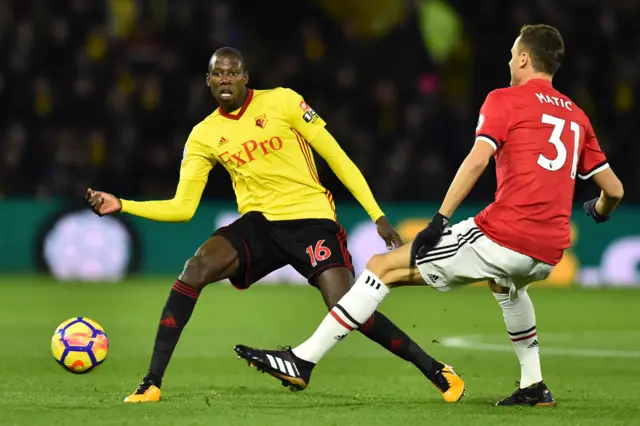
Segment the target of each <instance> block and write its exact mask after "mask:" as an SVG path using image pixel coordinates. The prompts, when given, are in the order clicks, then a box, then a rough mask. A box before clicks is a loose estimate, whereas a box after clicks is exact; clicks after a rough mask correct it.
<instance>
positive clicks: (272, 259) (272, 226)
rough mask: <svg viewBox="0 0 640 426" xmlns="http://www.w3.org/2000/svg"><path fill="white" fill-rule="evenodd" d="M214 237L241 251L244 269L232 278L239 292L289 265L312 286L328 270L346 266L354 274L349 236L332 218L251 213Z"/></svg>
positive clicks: (240, 256) (241, 266)
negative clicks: (284, 217) (287, 217)
mask: <svg viewBox="0 0 640 426" xmlns="http://www.w3.org/2000/svg"><path fill="white" fill-rule="evenodd" d="M213 235H220V236H222V237H224V238H225V239H227V240H228V241H229V242H230V243H231V245H233V247H234V248H235V249H236V251H237V252H238V258H239V259H240V266H239V267H238V271H237V273H236V274H235V275H234V276H233V277H231V278H230V281H231V283H232V284H233V285H234V287H236V288H238V289H242V290H244V289H247V288H249V287H250V286H251V285H252V284H253V283H255V282H256V281H258V280H260V279H261V278H263V277H265V276H266V275H268V274H270V273H271V272H273V271H275V270H277V269H280V268H282V267H283V266H286V265H291V266H292V267H293V268H294V269H295V270H296V271H298V273H300V275H302V276H303V277H305V278H306V279H307V280H308V281H309V283H310V284H312V285H315V277H316V276H317V275H318V274H319V273H320V272H322V271H325V270H327V269H331V268H339V267H345V268H348V269H349V270H350V271H351V273H353V265H352V264H351V254H350V253H349V250H347V233H346V232H345V230H344V229H343V228H342V227H341V226H340V225H338V224H337V223H336V222H334V221H332V220H329V219H298V220H280V221H270V220H267V219H266V218H265V217H264V216H263V215H262V213H258V212H249V213H246V214H245V215H243V216H242V217H241V218H240V219H238V220H236V221H235V222H233V223H232V224H230V225H229V226H225V227H223V228H220V229H218V230H217V231H216V232H215V233H214V234H213Z"/></svg>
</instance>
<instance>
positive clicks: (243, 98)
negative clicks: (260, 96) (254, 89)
mask: <svg viewBox="0 0 640 426" xmlns="http://www.w3.org/2000/svg"><path fill="white" fill-rule="evenodd" d="M247 96H249V90H248V89H247V88H246V87H245V88H244V89H243V92H242V93H241V94H240V96H238V99H237V100H236V101H235V102H234V103H232V104H226V105H223V104H220V109H222V111H224V112H225V113H227V114H230V113H232V112H233V111H235V110H237V109H240V108H242V105H244V103H245V101H246V100H247Z"/></svg>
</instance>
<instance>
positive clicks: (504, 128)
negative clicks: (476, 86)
mask: <svg viewBox="0 0 640 426" xmlns="http://www.w3.org/2000/svg"><path fill="white" fill-rule="evenodd" d="M510 125H511V114H510V108H509V104H508V100H507V99H506V96H505V95H504V94H502V93H500V92H498V91H495V90H494V91H492V92H490V93H489V94H488V95H487V98H486V99H485V100H484V103H483V104H482V107H481V108H480V116H479V117H478V125H477V127H476V140H482V141H485V142H487V143H489V144H490V145H492V146H493V148H494V149H498V148H500V147H501V146H502V144H504V142H505V140H506V139H507V135H508V134H509V126H510Z"/></svg>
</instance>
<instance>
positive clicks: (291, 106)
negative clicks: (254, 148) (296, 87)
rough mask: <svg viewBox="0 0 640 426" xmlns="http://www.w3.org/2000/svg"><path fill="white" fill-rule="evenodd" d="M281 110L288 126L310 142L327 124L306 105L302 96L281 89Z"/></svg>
mask: <svg viewBox="0 0 640 426" xmlns="http://www.w3.org/2000/svg"><path fill="white" fill-rule="evenodd" d="M281 96H282V99H281V108H282V112H283V114H284V116H285V118H286V120H287V121H288V122H289V125H291V127H292V128H293V129H295V130H296V131H297V132H298V133H300V134H301V135H302V137H303V138H305V139H306V140H308V141H310V140H312V139H313V138H314V137H316V135H317V134H318V133H319V132H320V130H322V129H323V128H324V127H325V126H326V124H327V123H325V121H324V120H323V119H322V118H321V117H320V116H319V115H318V114H317V113H316V112H315V111H314V110H313V108H311V107H310V106H309V104H307V103H306V102H305V101H304V99H303V98H302V96H300V95H299V94H298V93H296V92H295V91H293V90H291V89H282V94H281Z"/></svg>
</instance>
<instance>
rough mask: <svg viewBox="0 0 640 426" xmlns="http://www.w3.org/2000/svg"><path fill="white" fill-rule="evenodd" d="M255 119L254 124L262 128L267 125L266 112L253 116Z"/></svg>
mask: <svg viewBox="0 0 640 426" xmlns="http://www.w3.org/2000/svg"><path fill="white" fill-rule="evenodd" d="M253 119H254V120H256V126H258V127H260V128H261V129H264V128H265V127H266V126H267V114H262V115H259V116H257V117H254V118H253Z"/></svg>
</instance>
